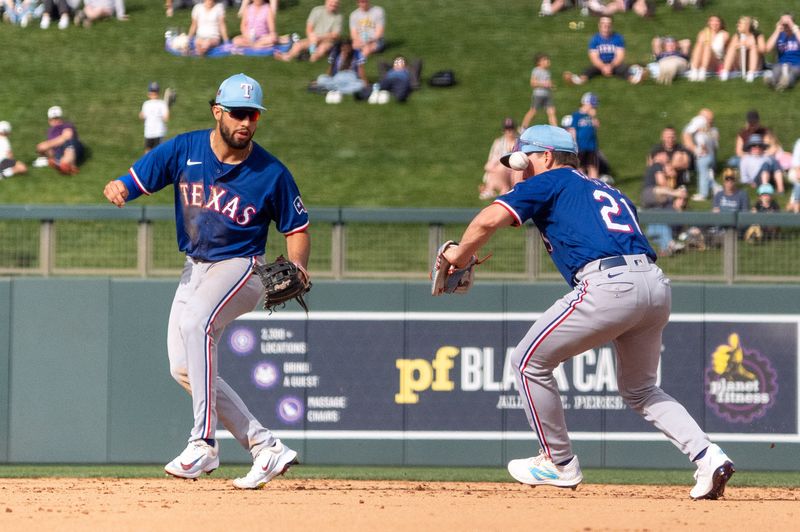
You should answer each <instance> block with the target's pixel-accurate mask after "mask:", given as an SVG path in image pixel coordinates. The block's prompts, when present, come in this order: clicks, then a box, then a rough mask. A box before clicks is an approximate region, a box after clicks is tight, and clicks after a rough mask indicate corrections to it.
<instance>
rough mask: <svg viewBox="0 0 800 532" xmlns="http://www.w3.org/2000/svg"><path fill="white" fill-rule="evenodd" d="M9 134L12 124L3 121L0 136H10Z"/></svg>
mask: <svg viewBox="0 0 800 532" xmlns="http://www.w3.org/2000/svg"><path fill="white" fill-rule="evenodd" d="M9 133H11V124H9V123H8V122H7V121H6V120H3V121H2V122H0V135H8V134H9Z"/></svg>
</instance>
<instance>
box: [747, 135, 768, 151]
mask: <svg viewBox="0 0 800 532" xmlns="http://www.w3.org/2000/svg"><path fill="white" fill-rule="evenodd" d="M754 146H759V147H761V148H766V147H767V144H766V142H764V137H762V136H761V135H759V134H758V133H754V134H752V135H750V136H749V137H748V138H747V142H746V143H745V145H744V149H746V150H749V149H750V148H752V147H754Z"/></svg>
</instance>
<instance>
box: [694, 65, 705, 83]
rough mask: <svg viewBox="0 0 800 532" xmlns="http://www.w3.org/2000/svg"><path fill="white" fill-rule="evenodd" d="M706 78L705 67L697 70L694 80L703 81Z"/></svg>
mask: <svg viewBox="0 0 800 532" xmlns="http://www.w3.org/2000/svg"><path fill="white" fill-rule="evenodd" d="M705 80H706V69H705V68H701V69H700V70H698V71H697V79H696V80H695V81H705Z"/></svg>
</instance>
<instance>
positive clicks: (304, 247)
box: [286, 231, 311, 268]
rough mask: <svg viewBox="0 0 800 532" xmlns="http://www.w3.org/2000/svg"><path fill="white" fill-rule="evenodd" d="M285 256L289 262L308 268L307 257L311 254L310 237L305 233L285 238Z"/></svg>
mask: <svg viewBox="0 0 800 532" xmlns="http://www.w3.org/2000/svg"><path fill="white" fill-rule="evenodd" d="M286 254H287V255H288V256H289V260H290V261H292V262H294V263H295V264H299V265H300V266H302V267H303V268H308V257H309V255H310V254H311V236H310V235H309V234H308V232H307V231H301V232H299V233H294V234H291V235H288V236H287V237H286Z"/></svg>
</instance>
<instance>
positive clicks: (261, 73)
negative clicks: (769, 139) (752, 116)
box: [0, 0, 800, 207]
mask: <svg viewBox="0 0 800 532" xmlns="http://www.w3.org/2000/svg"><path fill="white" fill-rule="evenodd" d="M319 3H320V1H319V0H302V1H299V2H296V3H292V4H291V5H287V6H286V8H285V9H281V11H280V13H279V16H278V28H279V31H280V32H281V33H288V32H292V31H302V28H303V27H304V22H305V18H306V16H307V14H308V12H309V10H310V9H311V7H312V6H314V5H316V4H319ZM379 3H380V5H383V6H384V7H385V8H386V11H387V20H388V24H387V26H388V29H387V36H388V41H389V49H388V50H387V51H386V52H385V53H384V54H383V56H382V57H379V58H376V59H373V60H370V62H369V63H368V65H367V73H368V75H369V76H370V78H372V79H375V78H376V77H377V60H379V59H386V60H388V59H390V58H391V57H392V56H393V55H395V54H399V53H402V54H405V55H407V56H410V57H414V58H415V57H420V58H422V59H423V60H424V70H423V75H424V77H426V78H427V77H428V76H429V75H430V74H431V73H433V72H434V71H437V70H442V69H453V70H454V71H455V73H456V76H457V78H458V81H459V83H458V85H457V86H456V87H454V88H450V89H432V88H429V87H427V86H426V87H424V88H423V89H422V90H420V91H418V92H417V93H415V94H414V95H413V96H412V97H411V99H410V101H409V103H408V104H407V105H396V104H392V105H385V106H374V105H367V104H364V103H355V102H354V101H352V100H349V99H347V100H345V101H344V102H343V103H342V104H340V105H326V104H325V103H324V99H323V98H322V97H321V96H319V95H314V94H311V93H308V92H307V91H306V90H305V88H306V85H307V84H308V82H309V81H310V80H312V79H314V78H315V77H316V75H317V74H319V73H321V72H322V71H323V70H324V65H323V64H311V63H292V64H286V63H282V62H278V61H273V60H272V59H270V58H257V57H227V58H219V59H202V58H183V57H174V56H172V55H169V54H168V53H166V52H165V51H164V50H163V44H164V38H163V35H164V31H165V30H166V29H167V27H171V26H179V27H182V28H184V29H185V28H187V27H188V21H189V11H188V10H182V11H178V12H177V13H176V16H175V18H173V19H166V18H164V15H163V9H162V5H161V3H160V2H153V1H150V0H129V1H128V2H127V6H128V10H129V14H130V21H128V22H117V21H106V22H101V23H99V24H96V25H95V26H94V27H93V28H91V29H83V28H76V27H70V28H69V29H67V30H65V31H59V30H57V29H56V28H55V27H52V28H51V29H49V30H47V31H42V30H40V29H39V28H38V26H37V25H31V26H29V27H28V28H24V29H23V28H19V27H12V26H9V25H2V26H0V48H1V49H3V50H4V53H3V54H2V58H0V71H2V72H3V79H4V83H2V84H0V102H2V103H0V119H3V120H9V121H10V122H11V123H12V125H13V128H14V130H13V133H12V138H11V140H12V146H13V147H14V151H15V155H16V156H17V158H19V159H22V160H24V161H26V162H30V161H31V160H32V159H33V158H34V157H35V153H34V149H33V148H34V146H35V144H36V142H38V141H39V140H41V139H42V137H43V136H44V133H45V130H46V125H47V124H46V120H45V112H46V110H47V108H48V107H49V106H51V105H54V104H58V105H61V106H62V107H63V108H64V109H65V113H66V115H67V117H68V118H69V119H71V120H73V121H75V123H76V124H77V127H78V131H79V133H80V136H81V138H82V139H83V140H84V141H85V143H86V144H87V145H88V146H89V148H90V149H91V157H90V159H89V160H88V162H87V163H86V164H85V166H84V167H83V169H82V171H81V173H80V174H79V175H77V176H74V177H61V176H58V175H56V174H55V172H53V171H52V170H50V169H48V168H45V169H32V170H31V172H30V174H29V175H28V176H21V177H14V178H12V179H9V180H5V181H3V182H2V183H0V202H2V203H10V204H24V203H66V204H83V203H102V202H103V201H104V199H103V197H102V187H103V185H104V183H105V182H106V181H107V180H109V179H111V178H114V177H116V176H118V175H121V174H122V173H124V172H125V171H126V170H127V168H128V166H129V165H130V164H131V163H132V162H133V161H134V160H135V159H136V158H137V157H138V156H139V155H141V150H142V125H141V122H140V121H139V119H138V117H137V114H138V111H139V108H140V106H141V103H142V101H143V100H144V97H145V88H146V86H147V83H148V82H149V81H150V80H158V81H159V82H160V83H161V84H162V86H171V87H175V88H177V90H178V95H179V96H178V101H177V103H176V105H175V107H174V108H173V113H172V114H173V119H172V120H171V122H170V125H169V128H170V134H172V135H174V134H177V133H179V132H182V131H187V130H191V129H197V128H204V127H210V125H211V117H210V115H209V113H208V108H207V104H206V102H207V101H208V99H209V98H210V97H212V96H213V94H214V92H215V90H216V88H217V86H218V84H219V82H220V81H221V80H222V79H224V78H225V77H227V76H229V75H231V74H233V73H236V72H240V71H244V72H247V73H249V74H250V75H252V76H254V77H255V78H257V79H259V80H260V81H261V82H262V85H263V86H264V89H265V94H266V104H267V106H268V107H269V111H268V112H267V113H266V115H265V116H264V118H263V119H262V123H261V124H260V129H259V131H258V133H257V136H256V138H257V140H258V141H259V142H260V143H262V144H263V145H264V146H266V147H267V148H268V149H269V150H271V151H273V152H274V153H275V154H276V155H277V156H278V157H279V158H281V159H282V160H283V161H285V162H286V164H287V165H288V166H289V168H290V169H291V170H292V171H293V172H294V174H295V176H296V178H297V181H298V183H299V184H300V187H301V190H302V191H303V194H304V199H305V201H306V203H307V204H308V205H311V206H328V205H347V206H418V207H421V206H444V207H476V206H479V205H481V203H482V202H480V201H479V200H478V199H477V191H476V186H477V184H478V182H479V181H480V177H481V175H482V170H481V169H482V165H483V163H484V161H485V158H486V155H487V153H488V149H489V145H490V143H491V141H492V139H493V137H495V136H496V135H497V134H499V125H500V122H501V120H502V118H503V117H504V116H506V115H509V116H513V117H515V118H516V119H517V120H520V119H521V118H522V115H523V114H524V113H525V111H526V109H527V106H528V104H529V99H530V88H529V86H528V76H529V74H530V69H531V67H532V59H531V58H532V55H533V54H534V53H535V52H537V51H547V52H549V53H550V54H551V55H552V58H553V67H552V70H553V74H554V77H555V78H556V79H559V80H560V74H561V72H563V71H564V70H577V69H581V68H583V66H584V65H585V64H586V56H585V49H586V42H587V40H588V38H589V36H590V35H591V34H592V33H593V32H594V31H595V19H594V18H586V19H584V21H585V27H584V28H583V29H581V30H577V31H572V30H570V29H569V28H568V26H569V22H570V21H574V20H579V19H581V17H580V15H579V14H578V13H577V12H576V11H575V10H569V11H566V12H564V13H561V14H558V15H557V16H554V17H544V18H542V17H538V16H537V15H536V9H535V6H537V5H538V3H537V2H531V1H530V0H505V1H502V2H486V1H485V0H384V1H382V2H379ZM342 4H343V8H342V10H343V11H344V12H345V13H346V14H347V13H349V11H350V10H352V9H353V7H354V4H353V2H350V1H348V2H343V3H342ZM792 6H793V3H792V2H790V1H788V0H780V1H778V0H775V1H771V2H760V3H753V2H749V1H747V0H725V1H723V0H716V1H714V2H711V5H710V6H709V7H707V8H706V9H705V11H704V12H697V11H695V10H693V9H688V10H684V11H682V12H673V11H671V10H670V9H668V8H667V7H666V6H665V5H664V3H663V2H659V9H658V12H657V14H656V16H655V17H653V18H651V19H640V18H638V17H636V16H635V15H634V14H623V15H621V16H618V17H617V18H616V23H615V24H616V26H617V28H618V30H619V31H620V32H621V33H623V34H624V35H625V37H626V39H627V43H628V45H627V48H628V58H629V61H630V62H639V63H645V62H647V61H648V60H649V53H650V51H649V47H650V39H651V38H652V37H653V36H654V35H656V34H664V33H670V34H673V35H675V36H677V37H691V38H694V36H695V35H696V33H697V31H698V30H699V29H700V28H701V27H702V25H703V22H704V19H705V18H706V16H707V14H710V13H720V14H721V15H722V16H723V18H724V19H725V20H726V22H727V23H728V26H729V27H732V26H733V25H734V23H735V20H736V18H737V17H738V16H739V15H740V14H743V13H747V14H751V15H755V16H756V17H758V18H759V19H760V20H761V21H762V27H763V28H765V30H766V31H769V30H770V29H771V28H772V27H773V24H774V22H775V19H776V17H777V15H778V14H779V13H780V12H781V11H783V10H785V9H788V8H791V7H792ZM228 26H229V29H230V30H231V33H232V34H235V33H237V30H236V27H237V20H236V19H235V17H234V15H233V12H232V11H230V12H229V15H228ZM560 85H563V83H562V84H560ZM585 90H592V91H594V92H596V93H597V94H598V95H599V97H600V102H601V104H600V108H599V118H600V121H601V123H602V128H601V130H600V143H601V147H602V149H603V150H604V152H605V153H606V155H607V156H608V158H609V159H610V161H611V164H612V166H613V168H614V171H615V176H616V177H617V183H618V184H619V185H620V186H621V188H622V189H623V190H624V191H625V192H627V193H628V194H629V195H631V196H632V197H633V198H638V190H639V186H640V182H641V174H642V172H643V169H644V158H645V154H646V153H647V152H648V150H649V148H650V146H651V145H652V144H654V143H655V142H657V140H658V135H659V131H660V129H661V128H662V127H663V126H664V125H667V124H675V125H677V126H679V127H681V126H683V125H684V124H686V123H687V122H688V120H689V119H690V118H691V117H692V116H693V115H694V114H695V112H696V111H697V110H698V109H699V108H700V107H702V106H710V107H711V108H712V109H713V110H714V111H715V112H716V113H717V126H718V127H719V129H720V131H721V134H722V148H721V154H720V156H721V159H724V158H727V156H729V155H730V154H731V152H732V149H733V140H734V136H735V133H736V131H737V130H738V128H739V127H740V126H741V125H742V122H743V119H744V113H745V112H746V111H747V110H748V109H750V108H752V107H757V108H758V109H759V110H760V112H761V115H762V119H763V122H764V123H766V124H767V125H770V126H772V127H773V128H774V130H775V131H776V133H777V135H778V137H779V139H781V140H782V141H783V143H784V145H785V146H786V147H787V148H789V149H790V148H791V144H792V143H793V141H794V139H795V138H797V137H798V136H800V127H798V126H797V123H798V118H800V110H798V106H797V105H795V104H794V103H793V102H796V99H797V90H798V89H795V90H794V91H790V92H787V93H784V94H777V93H775V92H773V91H770V90H769V89H767V88H766V87H764V86H763V84H761V83H754V84H745V83H744V82H742V81H740V80H733V81H729V82H727V83H726V84H722V83H720V82H718V81H709V82H707V83H705V84H700V83H688V82H678V83H676V84H674V85H672V86H669V87H662V86H658V85H655V84H654V83H653V82H651V81H650V82H646V83H645V84H644V85H642V86H635V87H634V86H630V85H628V84H626V83H624V82H622V81H619V80H596V81H592V82H591V83H590V84H589V85H588V86H586V87H566V86H559V87H558V89H557V90H556V92H555V102H556V106H557V108H558V113H559V116H560V115H563V114H566V113H568V112H572V111H573V110H574V109H575V108H576V107H577V104H578V101H579V98H580V95H581V94H582V93H583V92H584V91H585ZM540 120H541V119H540ZM140 201H142V202H147V203H160V204H168V203H171V201H172V194H171V193H169V192H166V191H165V192H162V193H161V194H156V195H154V196H153V197H151V198H143V199H142V200H140Z"/></svg>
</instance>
